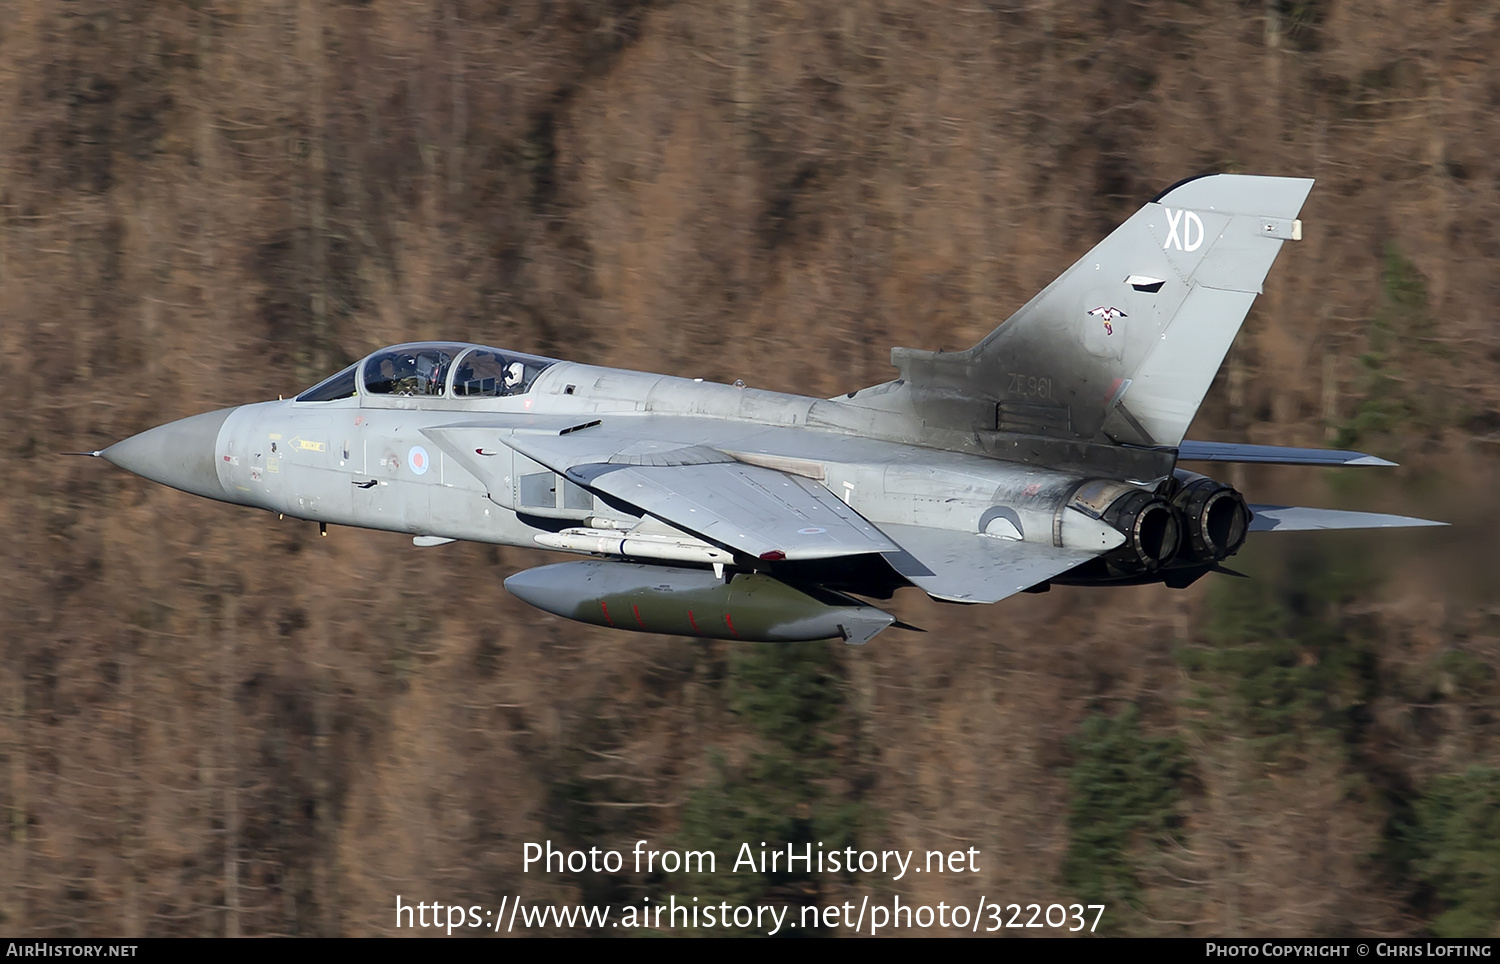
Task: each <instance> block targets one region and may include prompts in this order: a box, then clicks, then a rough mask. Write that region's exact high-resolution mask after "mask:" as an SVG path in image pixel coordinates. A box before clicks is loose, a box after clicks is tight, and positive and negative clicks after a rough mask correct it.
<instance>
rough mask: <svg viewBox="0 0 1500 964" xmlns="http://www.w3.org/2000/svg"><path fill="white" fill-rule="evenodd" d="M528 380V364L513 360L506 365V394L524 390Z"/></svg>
mask: <svg viewBox="0 0 1500 964" xmlns="http://www.w3.org/2000/svg"><path fill="white" fill-rule="evenodd" d="M525 381H526V366H525V365H523V364H521V363H520V362H518V361H513V362H511V363H510V364H509V365H506V366H505V394H506V395H514V394H515V393H516V392H519V391H521V390H522V388H523V386H524V384H525Z"/></svg>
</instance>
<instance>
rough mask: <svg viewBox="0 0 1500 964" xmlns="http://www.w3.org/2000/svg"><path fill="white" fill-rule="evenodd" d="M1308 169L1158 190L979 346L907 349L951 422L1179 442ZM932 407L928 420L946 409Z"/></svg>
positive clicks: (919, 391)
mask: <svg viewBox="0 0 1500 964" xmlns="http://www.w3.org/2000/svg"><path fill="white" fill-rule="evenodd" d="M1312 184H1313V182H1312V181H1311V180H1310V179H1306V178H1285V177H1257V176H1249V175H1236V174H1214V175H1207V176H1203V177H1198V178H1192V179H1189V180H1187V181H1183V182H1181V183H1179V184H1177V185H1175V186H1173V187H1171V188H1168V189H1167V190H1166V191H1163V192H1162V193H1161V194H1159V195H1158V196H1157V197H1156V198H1154V199H1152V200H1151V201H1150V202H1149V203H1148V204H1146V206H1145V207H1143V208H1141V210H1139V211H1138V212H1136V214H1135V215H1134V216H1132V217H1131V218H1130V219H1129V220H1128V221H1126V222H1125V223H1124V224H1122V225H1120V227H1118V228H1117V229H1115V231H1114V232H1113V233H1112V234H1110V236H1109V237H1107V238H1105V239H1104V240H1103V241H1101V242H1100V243H1099V244H1098V245H1097V246H1096V247H1095V248H1094V249H1093V250H1092V251H1090V252H1089V253H1088V254H1087V255H1085V256H1084V257H1083V258H1082V259H1080V260H1079V261H1078V263H1077V264H1075V265H1073V266H1072V267H1071V268H1069V269H1068V270H1067V271H1065V272H1063V274H1062V275H1061V276H1060V277H1059V278H1058V279H1057V280H1056V281H1054V282H1052V284H1050V285H1048V286H1047V287H1046V288H1045V289H1044V290H1043V291H1042V292H1041V293H1040V294H1038V295H1037V296H1036V297H1035V298H1033V299H1031V301H1030V302H1028V303H1027V304H1026V305H1025V306H1024V307H1023V308H1021V309H1020V310H1019V311H1017V312H1016V313H1015V314H1014V315H1012V316H1011V317H1010V319H1009V320H1007V321H1006V322H1005V323H1004V324H1003V325H1001V326H1000V327H999V328H997V329H995V330H994V331H993V332H991V333H990V334H989V335H988V336H986V337H985V338H984V340H982V341H981V342H980V343H979V344H977V345H975V346H974V347H973V348H971V349H969V350H968V351H962V352H951V353H939V352H928V351H918V350H915V349H909V348H897V349H895V350H894V351H893V352H892V353H891V360H892V362H893V363H894V364H895V365H896V366H897V367H898V368H900V369H901V376H902V378H903V379H904V380H905V381H906V383H907V384H909V385H910V386H911V391H912V393H913V400H914V401H915V402H916V404H917V406H918V409H919V410H922V409H926V410H927V411H928V412H931V413H932V415H936V416H938V419H939V420H945V421H946V420H949V419H943V418H942V416H941V414H940V413H943V412H955V413H956V412H965V413H969V414H967V415H966V416H965V418H966V419H967V418H969V417H973V415H974V414H976V413H977V414H978V419H979V421H980V422H981V423H989V422H990V420H989V415H988V414H987V413H989V412H991V411H992V412H993V413H994V415H993V422H992V423H989V424H976V425H973V426H967V425H957V424H954V425H947V426H945V427H950V428H971V427H972V428H978V429H990V430H994V431H1000V432H1015V433H1020V434H1025V435H1043V436H1050V437H1053V438H1063V439H1072V440H1078V441H1086V442H1104V443H1111V442H1112V443H1125V444H1130V445H1142V446H1176V445H1178V444H1179V443H1180V442H1181V441H1182V438H1183V435H1184V434H1185V433H1186V431H1187V428H1188V424H1189V423H1190V422H1191V421H1192V420H1193V416H1194V414H1196V413H1197V411H1198V406H1199V405H1200V404H1201V403H1202V401H1203V396H1204V394H1205V393H1207V391H1208V387H1209V385H1210V384H1211V383H1212V382H1213V378H1214V374H1215V373H1216V372H1217V371H1218V369H1219V366H1220V365H1221V364H1222V363H1223V360H1224V355H1225V353H1227V352H1228V350H1229V345H1230V343H1231V342H1233V341H1234V336H1235V334H1236V333H1238V331H1239V329H1240V325H1241V323H1243V322H1244V320H1245V315H1246V314H1247V313H1248V312H1249V310H1250V305H1251V303H1252V302H1253V301H1254V300H1255V296H1256V295H1257V294H1259V293H1260V291H1261V284H1262V282H1264V280H1265V277H1266V274H1267V273H1268V272H1269V271H1270V270H1271V263H1272V262H1273V261H1274V260H1275V259H1276V254H1277V252H1279V251H1280V250H1281V244H1282V242H1283V241H1288V240H1299V239H1300V238H1301V229H1302V225H1301V222H1300V221H1298V220H1296V218H1297V214H1298V212H1299V211H1300V210H1301V208H1302V203H1303V201H1305V200H1306V198H1307V194H1308V191H1309V190H1311V188H1312ZM928 417H929V422H931V421H933V420H934V419H933V418H932V416H928Z"/></svg>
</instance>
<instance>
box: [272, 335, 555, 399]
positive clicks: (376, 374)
mask: <svg viewBox="0 0 1500 964" xmlns="http://www.w3.org/2000/svg"><path fill="white" fill-rule="evenodd" d="M554 364H556V360H555V359H552V358H542V357H540V356H537V355H527V354H524V353H522V352H514V351H504V350H502V349H499V348H487V347H485V346H483V345H464V344H457V343H451V342H423V343H419V344H411V345H397V346H395V347H394V348H385V349H382V350H381V351H377V352H376V353H375V354H373V355H371V356H370V357H368V358H366V359H365V360H364V361H362V362H358V363H356V364H354V365H351V366H349V367H348V368H346V369H344V370H343V371H341V372H339V373H338V374H337V375H334V376H333V377H331V378H328V379H325V380H324V381H322V382H319V383H318V384H317V385H314V386H313V387H312V388H309V389H308V390H307V391H305V392H303V393H302V394H301V395H298V396H297V401H299V402H328V401H333V400H335V399H339V398H350V397H352V396H354V395H356V394H358V393H359V386H360V384H363V386H364V387H363V391H364V394H366V395H395V396H405V397H414V398H415V397H421V398H444V397H448V398H497V397H503V396H506V395H524V394H525V393H526V392H529V391H531V384H532V382H534V381H536V377H537V376H538V375H540V374H541V373H542V371H543V370H544V369H546V368H547V367H549V366H551V365H554Z"/></svg>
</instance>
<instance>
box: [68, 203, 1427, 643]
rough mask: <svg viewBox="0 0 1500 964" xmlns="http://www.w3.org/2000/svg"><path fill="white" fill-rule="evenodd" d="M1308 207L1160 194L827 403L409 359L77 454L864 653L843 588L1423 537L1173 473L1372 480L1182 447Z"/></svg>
mask: <svg viewBox="0 0 1500 964" xmlns="http://www.w3.org/2000/svg"><path fill="white" fill-rule="evenodd" d="M1311 186H1312V182H1311V181H1309V180H1305V179H1296V178H1276V177H1260V176H1252V175H1210V176H1206V177H1201V178H1193V179H1189V180H1187V181H1183V182H1180V183H1179V184H1177V185H1174V186H1173V187H1171V188H1169V189H1167V190H1166V191H1164V192H1162V193H1161V194H1159V195H1158V196H1156V197H1155V198H1153V199H1152V200H1151V201H1150V202H1148V203H1147V204H1146V205H1145V206H1144V207H1142V208H1141V209H1140V210H1139V211H1138V212H1137V213H1136V214H1135V215H1134V216H1132V217H1131V218H1130V219H1129V220H1127V221H1126V222H1125V223H1124V224H1122V225H1121V226H1120V227H1119V228H1117V229H1116V230H1115V231H1114V232H1113V233H1112V234H1110V235H1109V236H1108V237H1107V238H1105V239H1104V240H1103V241H1102V242H1100V243H1099V244H1098V245H1096V246H1095V247H1094V249H1093V250H1091V251H1090V252H1088V253H1087V254H1086V255H1085V256H1084V257H1083V258H1081V259H1080V260H1079V261H1078V262H1077V263H1075V264H1074V265H1073V266H1072V267H1071V268H1069V269H1068V270H1067V271H1065V272H1064V273H1063V274H1062V275H1061V276H1060V277H1059V278H1058V279H1057V280H1056V281H1054V282H1053V283H1052V284H1050V285H1048V286H1047V288H1045V289H1044V290H1043V291H1042V292H1040V293H1039V294H1037V295H1036V297H1034V298H1033V299H1032V300H1031V301H1030V302H1028V303H1027V304H1026V305H1025V306H1023V307H1022V308H1021V309H1020V310H1018V311H1017V312H1016V313H1015V314H1014V315H1012V316H1011V318H1010V319H1008V320H1007V321H1006V322H1005V323H1004V324H1002V325H1001V326H1000V327H999V328H997V329H995V330H994V331H993V332H991V333H990V334H989V335H988V336H986V337H985V338H984V339H982V340H981V341H980V342H979V343H978V344H976V345H975V346H974V347H972V348H970V349H968V350H966V351H961V352H930V351H918V350H914V349H902V348H898V349H895V350H893V352H892V364H893V365H894V366H895V367H896V369H897V370H898V372H899V377H897V378H895V379H894V380H892V381H889V382H885V383H883V384H880V385H875V386H872V387H869V388H865V389H862V390H860V391H856V392H850V393H849V394H848V395H845V396H841V397H839V398H835V399H819V398H810V397H806V396H801V395H793V394H785V393H781V392H771V391H763V390H759V389H754V388H748V387H745V386H744V385H743V383H740V382H736V383H735V384H734V385H722V384H715V383H710V382H705V381H703V380H701V379H687V378H677V377H672V376H667V375H655V374H648V373H644V372H635V371H624V370H620V369H614V368H603V367H598V366H593V365H585V364H579V363H575V362H568V361H559V360H555V359H550V358H541V357H538V356H533V355H528V354H524V353H518V352H511V351H508V350H505V349H499V348H489V347H485V346H479V345H471V344H460V343H453V342H427V343H417V344H410V345H400V346H395V347H392V348H388V349H383V350H381V351H379V352H376V353H374V354H372V355H370V356H368V357H367V358H365V359H364V360H362V361H361V362H359V363H357V364H356V365H353V366H351V367H349V368H348V369H346V370H344V371H343V372H340V373H338V374H336V375H334V376H332V377H331V378H329V379H327V380H325V381H324V382H322V383H320V384H318V385H316V386H314V387H313V388H311V389H309V390H307V391H306V392H303V393H302V394H301V395H299V396H298V397H297V398H295V399H291V400H285V401H275V402H262V403H258V404H251V405H244V406H241V407H239V408H234V409H225V410H221V411H218V412H211V413H208V414H204V415H197V416H192V417H190V418H186V419H182V420H180V421H177V422H173V423H170V424H168V425H163V426H160V427H158V428H155V429H151V430H149V431H146V432H143V433H141V434H139V435H136V436H133V437H131V438H128V439H125V440H124V441H122V442H119V443H116V444H115V445H112V446H110V447H109V448H107V449H105V450H103V451H101V452H95V453H91V454H94V455H100V456H102V457H104V458H105V459H107V460H109V461H111V462H114V463H115V464H117V465H120V466H122V467H124V468H126V469H129V470H131V471H133V472H135V473H137V474H139V475H142V476H145V477H146V478H149V479H153V480H155V481H158V482H162V483H164V484H167V485H171V486H174V487H176V488H179V489H182V490H184V491H188V492H192V493H195V494H197V495H202V496H207V497H209V498H213V499H219V500H221V501H225V502H234V503H238V504H241V505H247V506H255V507H258V508H262V509H266V510H269V511H272V512H276V513H280V514H284V515H289V516H293V517H296V518H301V519H309V520H312V521H315V522H318V523H320V524H323V525H324V526H325V527H326V525H328V524H335V525H344V526H360V527H364V528H371V529H385V530H390V531H393V532H404V533H408V534H410V535H412V536H413V537H415V538H414V541H415V542H416V543H417V544H418V545H436V544H441V543H443V542H447V541H450V540H469V541H476V542H489V543H497V544H502V545H514V546H524V547H542V548H549V549H556V550H562V551H566V552H572V553H576V554H582V555H586V556H590V557H592V558H590V560H589V561H586V562H574V563H564V564H559V565H551V566H543V567H540V568H537V569H530V570H526V571H524V572H521V573H518V574H516V575H513V576H511V577H510V578H509V579H507V580H506V588H507V589H509V590H510V591H511V592H512V593H513V594H515V595H517V596H519V597H520V598H522V599H524V600H526V601H527V602H530V603H532V604H534V605H537V606H539V607H540V608H542V609H545V610H546V611H548V612H552V613H556V614H558V615H562V616H565V617H568V618H571V619H578V620H582V621H585V622H591V623H596V624H599V625H605V626H613V627H616V628H621V629H631V630H638V631H649V632H665V633H681V634H687V635H697V636H711V637H718V638H733V639H759V640H778V641H781V640H807V639H822V638H829V637H835V636H837V637H841V638H843V639H845V640H847V641H850V642H864V641H866V640H868V639H869V638H871V637H872V636H873V635H875V633H878V632H879V631H881V630H882V629H884V628H885V627H887V626H890V625H894V624H895V623H896V620H895V617H894V616H893V615H891V614H890V613H886V612H883V611H881V610H879V609H877V608H875V607H873V606H871V605H869V604H867V603H865V602H863V601H862V600H860V599H858V598H854V597H852V596H850V595H847V594H849V593H854V594H858V595H859V596H866V597H876V598H882V599H884V598H889V597H890V596H891V594H892V593H893V592H894V591H895V590H896V589H897V588H899V587H901V586H904V585H913V586H916V587H918V588H920V589H922V590H923V591H924V592H926V593H927V594H928V595H929V596H932V597H933V598H935V599H938V600H943V601H948V602H961V603H990V602H996V601H998V600H1000V599H1004V598H1005V597H1007V596H1009V595H1012V594H1014V593H1017V592H1023V591H1045V590H1046V589H1047V588H1049V587H1050V586H1051V585H1052V584H1053V583H1070V584H1085V585H1088V584H1116V585H1118V584H1132V583H1150V582H1162V583H1165V584H1166V585H1167V586H1169V587H1173V588H1182V587H1185V586H1187V585H1190V584H1191V583H1192V582H1194V581H1195V580H1196V579H1198V578H1201V577H1202V576H1204V575H1205V574H1207V573H1209V572H1215V571H1224V570H1223V568H1222V566H1221V563H1222V562H1223V560H1225V559H1227V558H1228V557H1229V556H1232V555H1233V554H1234V553H1235V552H1237V551H1238V550H1239V548H1240V547H1241V545H1242V544H1243V543H1244V540H1245V538H1246V537H1247V534H1248V533H1249V532H1252V531H1268V530H1278V531H1295V530H1298V529H1330V528H1385V527H1395V526H1414V525H1433V524H1438V523H1429V522H1426V521H1424V520H1420V519H1410V518H1406V517H1400V516H1388V515H1378V514H1372V513H1361V512H1348V511H1342V510H1329V509H1310V508H1304V507H1295V506H1270V505H1266V506H1251V505H1249V504H1247V502H1246V501H1245V499H1244V497H1243V496H1241V494H1240V493H1239V492H1237V491H1235V490H1234V489H1233V488H1232V487H1231V486H1228V485H1225V484H1223V483H1221V482H1217V481H1215V480H1213V479H1210V478H1207V477H1205V476H1202V475H1198V474H1195V473H1192V472H1188V471H1185V470H1184V469H1181V468H1179V467H1178V460H1179V459H1182V460H1186V461H1230V462H1281V463H1285V464H1299V465H1389V464H1391V463H1388V462H1385V461H1384V460H1382V459H1376V458H1373V457H1371V456H1366V455H1363V454H1361V453H1358V452H1330V451H1324V450H1311V449H1293V448H1281V447H1274V446H1259V445H1243V444H1237V443H1216V442H1194V441H1189V440H1185V439H1184V434H1185V432H1186V431H1187V429H1188V427H1189V425H1190V424H1191V422H1192V420H1193V418H1194V415H1195V413H1196V412H1197V410H1198V407H1199V405H1200V404H1201V403H1202V400H1203V397H1204V395H1205V393H1206V392H1207V391H1208V389H1209V386H1210V384H1211V383H1212V381H1213V376H1214V372H1216V371H1217V370H1218V368H1219V366H1220V364H1221V363H1222V360H1223V358H1224V356H1225V353H1226V352H1227V351H1228V349H1229V345H1230V344H1231V342H1232V341H1233V339H1234V337H1235V334H1236V333H1237V332H1238V330H1239V328H1240V325H1241V324H1242V323H1243V321H1244V319H1245V317H1246V314H1247V312H1248V311H1249V309H1250V306H1251V303H1252V302H1253V301H1254V299H1255V296H1256V295H1257V294H1258V293H1259V292H1260V290H1261V286H1262V283H1263V281H1264V279H1265V277H1266V274H1267V272H1268V271H1269V270H1270V268H1271V265H1272V263H1273V261H1274V260H1275V257H1276V255H1277V252H1278V251H1279V250H1280V248H1281V246H1282V243H1283V242H1285V241H1296V240H1299V239H1300V238H1301V233H1302V224H1301V221H1300V220H1298V219H1297V214H1298V212H1299V210H1300V208H1301V205H1302V203H1303V200H1304V199H1305V198H1306V196H1307V193H1308V191H1309V190H1310V189H1311ZM325 531H326V529H325Z"/></svg>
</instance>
